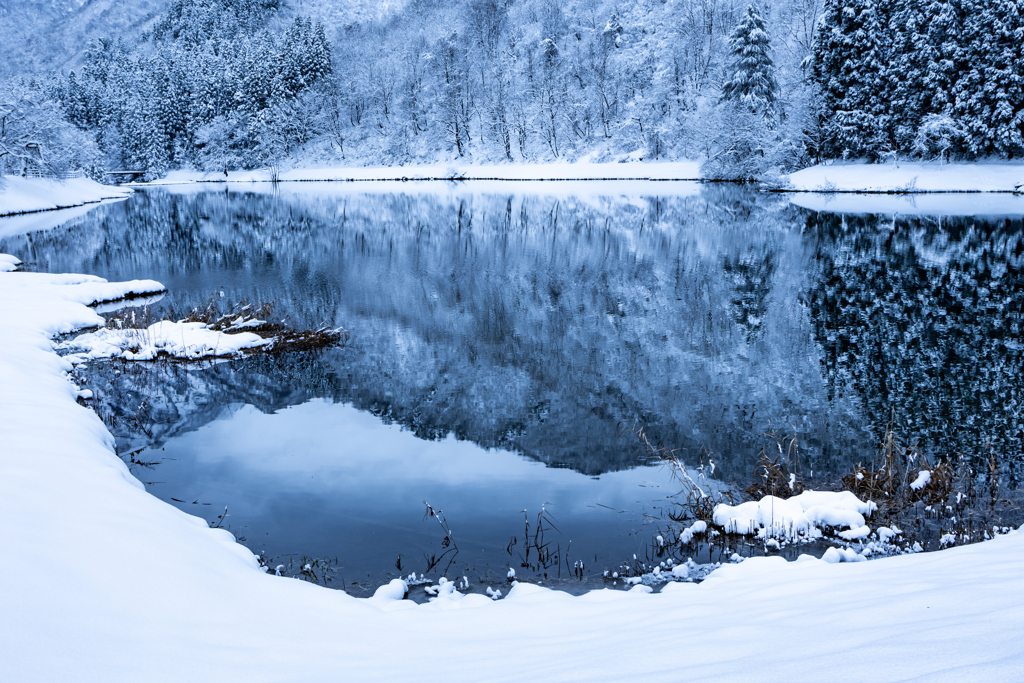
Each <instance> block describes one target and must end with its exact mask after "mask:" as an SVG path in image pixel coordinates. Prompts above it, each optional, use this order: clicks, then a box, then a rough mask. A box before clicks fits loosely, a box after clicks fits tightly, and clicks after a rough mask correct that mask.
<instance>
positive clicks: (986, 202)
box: [789, 192, 1024, 217]
mask: <svg viewBox="0 0 1024 683" xmlns="http://www.w3.org/2000/svg"><path fill="white" fill-rule="evenodd" d="M789 198H790V199H789V201H790V203H791V204H796V205H797V206H801V207H803V208H805V209H810V210H811V211H826V212H828V213H846V214H861V215H863V214H899V215H904V216H1014V217H1016V216H1024V195H1019V194H994V193H988V192H987V193H984V194H981V193H955V194H953V193H946V194H934V193H933V194H911V195H895V194H869V195H865V194H851V193H838V194H820V193H810V192H798V193H793V194H791V195H789Z"/></svg>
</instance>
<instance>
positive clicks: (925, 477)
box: [910, 470, 932, 491]
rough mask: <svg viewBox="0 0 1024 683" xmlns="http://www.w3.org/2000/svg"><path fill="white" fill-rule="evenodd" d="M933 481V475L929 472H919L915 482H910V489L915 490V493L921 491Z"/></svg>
mask: <svg viewBox="0 0 1024 683" xmlns="http://www.w3.org/2000/svg"><path fill="white" fill-rule="evenodd" d="M931 480H932V473H931V472H930V471H929V470H921V471H920V472H918V474H917V478H916V479H914V481H912V482H910V488H912V489H914V490H915V491H920V490H921V489H923V488H924V487H925V486H927V485H928V482H930V481H931Z"/></svg>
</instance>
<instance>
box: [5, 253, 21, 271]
mask: <svg viewBox="0 0 1024 683" xmlns="http://www.w3.org/2000/svg"><path fill="white" fill-rule="evenodd" d="M19 265H21V259H19V258H17V257H15V256H11V255H10V254H0V273H9V272H11V271H12V270H15V269H17V267H18V266H19Z"/></svg>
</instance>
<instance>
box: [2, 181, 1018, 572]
mask: <svg viewBox="0 0 1024 683" xmlns="http://www.w3.org/2000/svg"><path fill="white" fill-rule="evenodd" d="M479 187H480V186H475V185H473V184H471V183H467V184H463V185H460V186H451V185H439V186H432V187H429V188H424V187H418V186H417V187H405V186H402V187H401V188H400V189H399V190H397V191H393V192H379V193H370V192H363V191H356V190H355V189H353V188H352V186H351V184H350V185H346V186H343V187H340V188H339V187H338V186H336V185H333V184H316V185H311V186H295V185H293V186H284V187H283V188H282V189H281V190H279V191H277V192H257V191H250V187H249V186H245V185H241V186H231V187H229V188H227V190H225V189H224V188H223V187H221V188H219V189H218V188H215V189H212V190H209V189H206V190H201V191H200V190H198V189H196V188H190V189H189V190H187V191H175V190H174V189H170V190H147V191H145V192H140V193H138V194H137V195H136V196H135V197H133V198H132V199H131V200H129V201H127V202H123V203H119V204H112V205H107V206H102V207H100V208H98V209H96V210H94V211H92V212H90V213H88V214H86V215H84V216H80V217H77V218H75V219H74V220H73V221H72V222H71V223H69V224H67V225H65V226H62V227H59V228H56V229H52V230H47V231H40V232H34V233H31V234H29V235H23V236H17V237H8V238H6V239H0V252H7V253H12V254H15V255H17V256H19V257H20V258H22V259H23V260H24V261H26V263H27V265H28V266H29V267H30V268H32V269H35V270H47V271H74V272H86V273H94V274H97V275H100V276H102V277H106V278H108V279H111V280H123V279H131V278H152V279H156V280H159V281H161V282H163V283H164V284H165V285H167V287H168V288H169V292H168V294H167V295H166V296H164V297H163V299H161V300H160V301H159V302H157V303H155V304H153V309H154V311H155V312H156V313H157V314H162V313H163V312H165V311H168V310H174V311H178V312H185V311H187V310H188V309H190V308H191V307H193V306H195V305H199V304H204V303H205V302H207V301H208V300H210V298H211V297H215V300H216V301H217V302H218V303H221V304H225V303H233V302H237V301H241V300H243V299H244V300H249V301H257V302H266V301H273V302H274V303H275V316H277V317H283V316H287V317H288V318H289V321H290V322H291V323H292V324H294V325H297V326H311V325H316V324H320V323H322V322H325V323H329V324H332V325H339V326H344V327H345V328H347V329H350V330H351V331H352V337H351V341H350V343H349V344H348V345H347V346H346V347H345V348H341V349H334V350H330V351H327V352H325V353H323V354H319V355H309V354H293V355H290V356H281V357H276V358H250V359H247V360H244V361H238V362H232V363H218V364H215V365H212V366H206V367H202V368H191V369H185V368H183V367H181V366H166V365H165V366H144V367H140V366H135V367H128V366H123V365H121V364H109V363H107V364H97V365H96V366H94V367H93V368H91V369H90V371H89V372H90V374H89V376H88V380H87V381H88V382H91V384H92V386H93V388H94V389H95V390H96V392H97V394H98V397H99V398H98V410H100V412H101V414H102V415H104V417H105V419H106V420H107V422H108V424H109V425H110V426H111V429H112V430H113V432H114V434H115V436H117V437H118V442H119V448H120V450H121V451H122V453H126V454H127V453H130V452H133V451H137V450H139V449H141V451H140V452H139V453H137V454H135V455H134V456H127V455H126V456H125V457H134V458H135V459H136V460H137V461H143V462H152V463H157V464H154V465H152V466H151V467H138V466H136V468H135V469H136V471H137V474H138V476H139V477H140V478H141V479H143V480H144V481H147V482H151V483H150V484H149V487H150V490H151V491H152V492H153V493H154V494H155V495H158V496H160V497H161V498H163V499H164V500H167V501H169V502H172V503H174V504H176V505H178V506H179V507H181V508H182V509H185V510H187V511H189V512H192V513H195V514H200V515H201V516H205V517H206V518H207V519H209V520H214V521H215V518H216V517H217V515H218V514H220V512H221V511H222V510H223V508H224V507H225V506H227V507H228V509H229V515H230V516H229V517H228V518H227V519H226V520H225V523H226V526H228V527H229V528H231V530H232V531H234V532H235V533H236V535H238V536H241V537H245V538H246V543H247V544H248V545H249V546H250V547H251V548H252V549H253V550H255V551H259V550H265V551H266V553H267V555H268V556H270V557H274V558H281V557H287V556H289V555H291V556H294V557H300V556H301V555H308V556H316V557H326V556H330V557H332V558H333V557H337V558H338V563H337V568H338V576H339V577H341V578H344V579H345V580H346V581H347V582H349V583H351V581H356V580H359V581H369V582H371V583H372V582H376V581H377V580H378V579H380V578H382V577H385V575H386V574H388V573H389V572H390V574H397V573H398V569H397V565H396V562H397V561H398V557H399V554H401V557H402V559H401V565H402V573H407V572H408V571H423V570H424V569H425V565H426V560H425V559H424V556H426V557H430V555H432V554H434V555H439V554H440V553H441V552H443V549H442V547H441V539H442V538H443V536H444V533H443V532H442V531H441V528H440V526H439V525H438V524H437V522H436V520H431V519H427V520H424V519H423V510H424V503H423V501H428V502H429V503H430V504H431V505H433V506H434V507H435V508H441V509H442V510H444V513H445V516H446V517H447V520H448V522H449V524H450V525H451V529H452V531H453V535H454V537H455V539H456V541H457V543H458V544H459V555H458V559H457V560H456V562H455V564H454V565H453V567H452V569H451V571H449V576H452V575H462V574H465V573H472V572H476V573H475V574H474V575H473V576H471V577H470V579H471V581H476V580H477V579H478V578H479V579H481V580H488V581H490V580H493V581H496V582H500V581H501V580H503V578H504V576H505V571H506V568H507V567H508V566H509V565H510V564H511V565H513V566H516V567H518V566H519V565H520V564H521V560H520V554H521V553H522V548H523V536H524V512H523V511H524V510H525V511H526V513H525V515H526V516H527V517H528V518H529V520H530V523H531V527H533V528H534V529H535V524H536V514H537V513H538V512H539V510H540V508H541V506H542V505H545V504H546V508H547V510H548V512H549V513H550V515H551V518H552V519H553V521H554V522H555V523H556V524H557V530H549V531H548V535H547V536H546V538H547V540H551V541H553V543H554V544H555V545H557V547H558V549H559V551H560V552H562V553H563V559H564V558H565V548H566V547H567V546H568V544H569V541H570V540H571V541H572V543H571V548H570V549H569V551H568V559H569V562H570V563H572V562H574V561H575V560H577V559H582V560H585V561H586V562H587V574H588V575H589V574H590V573H591V570H592V569H593V570H595V571H596V570H600V569H606V568H613V567H615V566H616V565H617V564H618V563H621V562H622V561H625V560H629V559H631V556H632V554H633V553H637V554H638V555H639V556H640V557H643V555H644V553H645V552H647V551H648V549H649V545H650V543H651V542H652V538H653V537H654V536H655V535H656V534H658V533H659V532H662V533H663V532H664V530H665V529H667V528H668V526H669V521H668V518H667V513H668V512H669V511H670V510H671V509H672V507H673V499H672V498H671V496H672V494H674V493H675V492H676V490H677V488H678V487H677V486H675V484H674V483H673V482H672V478H671V475H670V473H669V472H668V471H667V470H666V469H664V468H659V467H650V466H644V462H643V461H642V460H640V459H639V456H641V455H642V451H641V450H640V449H639V448H638V444H637V439H636V438H635V436H634V435H633V434H632V431H631V430H632V429H633V428H634V427H636V426H643V427H645V428H648V429H649V430H650V433H651V434H652V435H654V438H655V439H656V440H660V441H662V442H664V443H665V444H667V445H670V446H671V447H673V448H676V449H678V453H679V454H680V455H681V457H682V458H683V459H684V460H685V461H686V462H687V463H688V464H689V465H691V466H696V465H698V464H699V463H700V462H701V461H702V460H703V462H705V463H710V461H714V463H715V468H716V476H721V477H722V478H724V479H725V480H726V481H730V482H734V483H739V484H741V485H742V486H745V485H746V483H747V482H748V481H749V479H750V476H751V470H752V467H753V464H754V462H755V461H756V458H757V456H758V453H759V452H760V450H761V449H762V448H765V447H771V446H772V444H773V441H772V439H771V438H768V437H766V436H765V434H766V433H777V434H779V435H782V436H785V437H793V436H795V437H796V438H797V440H798V443H799V445H800V450H799V454H800V467H801V469H802V470H803V471H804V473H805V474H806V475H808V476H810V475H811V473H812V472H813V473H814V474H815V475H823V476H827V475H830V474H834V473H841V472H843V471H846V470H848V469H849V468H850V467H851V466H852V465H853V464H855V463H857V462H868V461H870V460H871V459H872V458H873V457H874V455H875V452H876V447H877V444H878V442H879V439H880V437H881V433H882V431H883V430H884V427H885V425H886V424H887V423H888V422H889V421H890V420H892V421H893V422H894V424H895V425H896V427H897V430H898V431H899V433H901V434H902V435H904V436H905V438H907V439H916V440H918V441H919V443H920V447H921V449H922V450H923V451H924V452H925V453H926V454H927V455H928V456H929V457H930V458H946V457H960V456H964V457H969V458H976V459H981V458H987V457H988V456H989V454H990V453H991V452H993V451H995V452H998V453H999V454H1000V460H999V467H1000V470H1001V473H1002V476H1003V477H1004V479H1005V481H1006V482H1007V484H1008V485H1010V486H1016V485H1017V481H1018V480H1019V476H1020V463H1021V461H1022V457H1021V455H1022V452H1021V444H1022V436H1024V435H1022V419H1024V418H1022V416H1021V414H1020V412H1021V410H1020V406H1021V398H1022V397H1021V387H1022V383H1021V380H1020V377H1021V361H1022V347H1021V342H1020V331H1021V330H1020V325H1021V315H1022V311H1024V276H1022V274H1021V267H1022V259H1024V243H1022V221H1021V216H1020V215H1019V214H1017V215H1000V216H993V215H988V214H989V213H990V212H989V211H988V210H987V209H986V205H985V199H984V197H979V198H978V199H977V208H975V209H972V210H973V211H976V212H977V215H971V216H948V215H947V216H906V217H902V216H896V217H894V216H893V215H891V214H870V213H863V214H852V213H842V214H841V213H830V212H828V211H812V210H809V209H803V208H799V207H797V206H795V205H793V204H790V202H789V198H788V197H786V196H779V195H766V194H758V193H756V192H753V191H750V190H747V189H744V188H739V187H733V186H727V185H707V186H697V185H690V184H664V183H663V184H656V185H653V186H647V187H646V188H643V189H641V190H635V191H634V190H633V189H623V188H620V187H619V186H617V185H615V184H600V183H594V184H590V185H589V186H587V188H586V189H585V190H583V191H580V192H578V193H575V194H574V193H573V192H576V190H572V191H569V190H564V189H559V188H562V187H568V186H559V185H557V184H555V189H554V190H553V191H556V192H562V193H563V194H562V195H561V196H557V195H537V194H527V193H513V192H512V191H510V190H508V189H506V188H508V187H509V186H508V185H506V186H499V187H494V186H486V187H484V189H483V190H480V189H478V188H479ZM512 187H513V190H514V186H512ZM363 189H365V186H364V188H363ZM826 208H827V207H826ZM0 227H2V226H0ZM0 234H3V230H0ZM221 293H223V295H221ZM531 533H532V530H531ZM513 536H515V537H516V539H515V540H516V545H514V546H511V548H510V547H509V544H510V542H511V541H512V537H513ZM447 559H450V555H449V556H448V557H447V558H446V560H447ZM559 571H560V573H561V574H562V576H563V577H564V576H565V575H566V574H567V573H568V565H562V566H561V569H560V570H556V569H553V568H549V572H548V573H549V574H550V575H551V576H549V580H550V579H552V578H554V577H555V575H556V573H557V572H559ZM435 573H436V570H435ZM543 573H544V571H543V569H541V570H539V575H543ZM338 580H339V581H340V578H339V579H338Z"/></svg>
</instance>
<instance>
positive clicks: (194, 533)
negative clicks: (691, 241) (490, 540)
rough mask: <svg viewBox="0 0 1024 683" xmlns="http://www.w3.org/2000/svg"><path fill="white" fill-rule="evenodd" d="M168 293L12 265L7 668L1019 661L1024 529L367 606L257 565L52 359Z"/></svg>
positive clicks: (242, 675) (525, 668) (908, 665)
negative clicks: (870, 555)
mask: <svg viewBox="0 0 1024 683" xmlns="http://www.w3.org/2000/svg"><path fill="white" fill-rule="evenodd" d="M154 285H155V283H151V284H149V285H146V284H139V283H123V284H118V283H104V282H102V281H101V280H99V279H98V278H93V277H89V276H74V275H64V276H56V275H41V274H34V273H0V435H2V447H0V519H2V520H3V523H2V524H0V548H3V557H4V567H3V571H2V572H0V596H2V602H0V604H2V610H3V618H2V619H0V680H4V681H19V682H30V683H31V682H34V681H55V680H74V681H85V682H90V681H103V682H105V683H106V682H112V681H113V682H118V681H147V682H153V683H159V682H161V681H182V680H196V681H213V680H216V681H246V683H260V682H263V681H307V680H328V679H336V678H337V679H343V680H346V681H359V682H373V681H396V680H403V681H404V680H416V681H425V682H431V681H454V682H461V681H522V680H527V681H538V682H545V681H567V680H580V681H591V682H595V683H602V682H605V681H608V682H611V681H623V680H643V681H648V682H659V681H679V680H705V679H714V680H716V681H726V682H728V681H744V682H747V681H777V680H787V681H815V680H820V679H821V677H822V672H823V671H827V672H828V677H829V679H830V680H834V681H840V682H842V681H862V680H871V681H883V682H884V681H897V680H908V679H916V680H928V681H956V682H957V683H962V682H964V681H972V680H976V681H992V680H1007V681H1008V680H1017V679H1018V678H1019V677H1020V672H1021V671H1022V670H1024V639H1022V638H1020V634H1021V633H1024V582H1022V581H1021V580H1020V567H1021V566H1022V563H1024V533H1020V532H1016V533H1012V534H1009V535H1006V536H1000V537H999V538H996V539H995V540H993V541H990V542H986V543H982V544H978V545H972V546H963V547H956V548H951V549H948V550H943V551H940V552H936V553H925V554H920V555H906V556H900V557H893V558H887V559H882V560H877V561H873V562H856V563H845V562H843V563H840V564H828V563H826V562H822V561H820V560H814V559H810V558H805V559H803V560H802V561H800V562H794V563H787V562H785V561H784V560H782V559H781V558H755V559H750V560H747V561H745V562H742V563H740V564H736V565H728V566H723V567H721V568H720V569H717V570H716V571H714V572H713V573H712V574H711V575H710V576H709V577H708V578H707V579H706V580H705V581H704V582H703V583H701V584H693V583H684V582H677V583H673V584H671V585H669V586H668V587H666V588H665V589H664V591H663V592H662V593H661V594H656V595H651V594H649V593H645V591H647V590H649V588H648V587H643V588H642V589H639V590H638V591H637V592H624V591H595V592H592V593H589V594H587V595H584V596H581V597H571V596H569V595H566V594H564V593H559V592H554V591H550V590H546V589H543V588H539V587H537V586H531V585H528V584H523V583H520V584H517V585H516V586H515V587H514V588H513V589H512V590H511V591H509V593H508V595H507V597H504V598H502V599H500V600H491V599H490V598H488V597H487V596H485V595H482V594H481V593H480V592H471V593H466V592H464V591H465V590H466V589H465V588H459V585H458V584H459V583H460V581H461V582H462V585H463V586H465V585H466V583H467V581H466V580H465V579H463V577H461V576H457V577H453V578H454V580H455V581H454V584H453V585H452V590H451V592H450V594H446V595H445V596H444V598H443V599H439V600H436V601H433V602H431V603H429V604H426V605H415V604H413V603H412V602H410V601H408V600H399V599H397V598H398V593H399V591H400V590H401V589H402V586H401V584H399V583H394V582H393V583H392V584H390V586H389V587H388V588H386V589H384V590H382V591H380V592H379V593H378V594H377V596H376V597H375V598H371V599H368V600H357V599H354V598H351V597H349V596H347V595H345V594H344V593H342V592H340V591H332V590H328V589H324V588H319V587H316V586H313V585H311V584H308V583H304V582H302V581H298V580H294V579H285V578H280V577H275V576H272V575H269V574H267V573H264V572H262V571H260V570H259V568H258V567H257V562H256V560H255V558H254V557H253V555H252V553H250V552H249V551H248V550H246V549H245V548H243V547H242V546H240V545H238V544H236V543H235V542H234V540H233V538H232V536H231V535H230V534H229V533H228V532H227V531H224V530H223V529H210V528H209V527H208V526H207V524H206V523H205V522H203V521H202V520H200V519H198V518H195V517H192V516H189V515H187V514H185V513H183V512H181V511H180V510H178V509H176V508H174V507H171V506H169V505H166V504H164V503H162V502H161V501H159V500H157V499H156V498H154V497H152V496H150V495H149V494H147V493H146V492H145V491H144V490H143V488H142V486H141V484H140V483H139V482H138V481H137V480H136V479H135V478H134V477H133V476H132V475H131V474H130V473H129V472H128V470H127V468H126V467H125V465H124V464H123V462H122V461H121V460H120V458H118V457H117V456H116V455H115V454H114V452H113V450H112V448H113V440H112V438H111V436H110V434H109V433H108V432H107V430H106V429H105V428H104V426H103V424H102V423H101V422H100V420H99V418H97V417H96V415H95V414H94V413H93V412H91V411H90V410H88V409H87V408H84V407H82V406H80V405H78V404H77V403H76V400H75V399H76V397H77V396H78V387H74V386H72V385H71V383H70V382H69V381H68V380H67V378H66V376H65V374H64V373H65V371H66V370H67V369H68V367H69V366H68V363H67V361H66V360H64V359H62V358H60V357H58V356H57V355H56V354H55V353H54V352H53V345H52V342H51V341H50V336H51V335H53V334H56V333H58V332H66V331H69V330H71V329H73V328H75V327H81V326H86V325H94V324H96V323H97V319H98V316H97V314H96V313H95V311H93V310H91V309H89V308H87V307H86V306H84V305H83V304H85V303H89V302H90V301H93V300H96V299H110V298H113V297H114V296H116V295H118V294H122V295H123V294H128V293H132V292H138V291H139V290H142V289H146V288H147V287H148V288H149V289H150V290H152V288H153V286H154ZM461 573H464V572H460V574H461ZM469 579H470V581H469V582H470V583H475V582H476V581H477V580H478V579H477V577H475V576H472V575H470V576H469ZM446 585H447V582H446ZM438 586H441V583H440V582H438ZM488 587H490V586H488ZM474 588H475V589H476V590H477V591H479V590H480V589H481V588H482V587H480V586H475V585H474V586H470V589H471V590H472V589H474ZM441 590H442V589H441V588H439V589H438V593H439V594H440V592H441ZM443 590H445V591H446V593H447V589H443ZM456 591H458V592H459V593H460V594H461V597H459V596H456V595H455V593H456ZM495 593H497V591H494V590H493V588H492V591H491V593H490V594H492V595H493V594H495ZM438 597H439V598H440V597H441V596H440V595H439V596H438ZM738 644H742V646H738ZM837 661H845V662H851V663H852V664H851V665H849V666H836V662H837Z"/></svg>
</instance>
